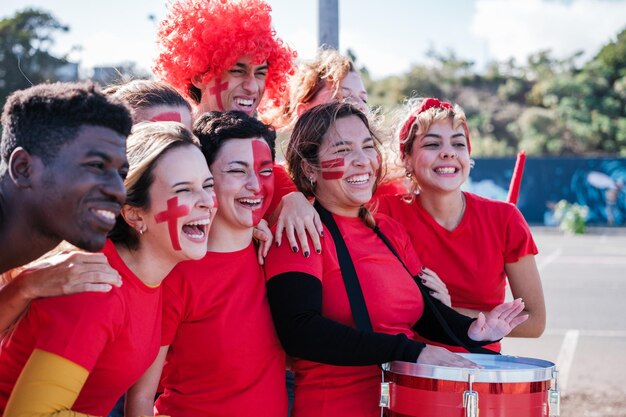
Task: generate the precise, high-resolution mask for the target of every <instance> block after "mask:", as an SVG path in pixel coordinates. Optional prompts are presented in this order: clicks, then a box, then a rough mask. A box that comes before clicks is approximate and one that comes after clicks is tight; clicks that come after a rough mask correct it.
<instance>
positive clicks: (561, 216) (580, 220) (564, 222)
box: [554, 200, 589, 234]
mask: <svg viewBox="0 0 626 417" xmlns="http://www.w3.org/2000/svg"><path fill="white" fill-rule="evenodd" d="M588 215H589V207H587V206H581V205H580V204H576V203H574V204H571V203H569V202H568V201H566V200H561V201H559V202H558V203H556V205H555V206H554V218H555V220H556V221H557V223H559V227H560V229H561V230H563V231H564V232H566V233H572V234H581V233H585V227H586V225H587V216H588Z"/></svg>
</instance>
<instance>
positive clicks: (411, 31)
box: [0, 0, 626, 78]
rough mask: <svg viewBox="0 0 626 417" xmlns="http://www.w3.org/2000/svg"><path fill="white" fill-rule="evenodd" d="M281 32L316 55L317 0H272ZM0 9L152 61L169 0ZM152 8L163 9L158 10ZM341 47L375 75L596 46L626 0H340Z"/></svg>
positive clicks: (60, 40) (109, 54)
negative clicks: (35, 16)
mask: <svg viewBox="0 0 626 417" xmlns="http://www.w3.org/2000/svg"><path fill="white" fill-rule="evenodd" d="M266 1H268V3H269V4H270V5H271V7H272V19H273V23H274V27H275V29H276V32H277V33H278V36H279V37H281V38H282V39H283V40H284V41H285V42H287V43H288V44H289V45H290V46H291V47H293V48H294V49H295V50H296V51H298V54H299V58H302V59H309V58H312V57H313V56H314V55H315V50H316V48H317V38H318V30H317V19H318V1H317V0H266ZM3 3H4V5H3V6H2V9H1V11H0V18H5V17H10V16H11V15H13V14H14V13H15V11H17V10H21V9H24V8H26V7H36V8H41V9H44V10H46V11H49V12H51V13H52V15H53V16H54V17H56V18H57V19H58V20H59V21H60V22H61V23H63V24H66V25H68V26H69V27H70V31H69V33H67V34H60V35H58V36H57V37H56V44H55V47H54V49H53V51H54V52H57V53H61V54H64V53H67V52H69V51H71V50H72V47H74V46H80V47H81V48H80V49H79V50H76V51H74V52H72V53H71V54H70V58H71V59H72V60H74V61H80V62H81V68H83V70H85V69H87V68H91V67H94V66H102V65H115V64H119V63H121V62H124V61H134V62H136V63H137V64H138V66H139V67H140V68H143V69H145V70H149V69H150V67H151V62H152V60H153V57H154V55H155V53H156V48H155V41H154V39H155V33H156V27H157V26H156V21H158V20H159V19H161V18H162V17H164V16H165V13H166V0H98V1H82V2H79V1H77V0H17V1H12V2H10V3H9V2H8V1H6V0H5V1H4V2H3ZM7 3H9V4H7ZM150 15H152V16H154V17H155V18H156V19H152V20H151V19H149V16H150ZM339 27H340V35H339V49H340V51H341V52H345V51H346V50H347V49H348V48H350V49H351V50H352V51H353V52H354V53H355V54H356V56H357V59H358V63H359V65H360V66H365V67H367V69H368V70H369V71H370V74H371V75H372V76H373V77H374V78H381V77H385V76H389V75H400V74H402V73H403V72H405V71H407V70H408V69H409V68H410V67H411V65H412V64H425V63H427V62H428V58H427V57H426V52H427V51H428V50H429V49H434V50H435V51H437V52H438V53H440V54H441V53H447V52H448V51H453V52H454V53H455V55H456V56H457V57H459V58H462V59H466V60H470V61H473V62H475V63H476V66H475V68H476V69H477V70H480V69H481V68H484V67H485V64H486V63H487V62H489V61H493V60H498V61H504V60H507V59H509V58H511V57H513V58H515V59H516V61H517V62H518V63H523V62H525V60H526V57H527V56H528V55H529V54H531V53H534V52H538V51H540V50H545V49H550V50H551V51H552V53H553V56H555V57H557V58H565V57H569V56H571V55H572V54H574V53H575V52H577V51H583V52H584V55H583V58H590V57H592V56H593V55H595V54H596V53H597V52H598V51H599V49H600V48H601V47H602V45H604V44H606V43H607V42H609V41H611V40H614V39H615V38H616V36H617V34H618V33H619V32H620V31H621V30H623V29H624V28H626V0H430V1H426V0H339Z"/></svg>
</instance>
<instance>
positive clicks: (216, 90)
mask: <svg viewBox="0 0 626 417" xmlns="http://www.w3.org/2000/svg"><path fill="white" fill-rule="evenodd" d="M227 89H228V81H224V82H222V79H221V78H216V79H215V85H214V86H213V87H211V88H209V94H213V95H214V96H215V101H216V102H217V109H218V110H220V111H224V103H223V102H222V91H226V90H227Z"/></svg>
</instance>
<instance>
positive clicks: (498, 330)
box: [467, 298, 528, 341]
mask: <svg viewBox="0 0 626 417" xmlns="http://www.w3.org/2000/svg"><path fill="white" fill-rule="evenodd" d="M522 310H524V302H523V301H522V299H521V298H518V299H516V300H513V301H510V302H508V303H503V304H500V305H499V306H496V307H495V308H494V309H493V310H491V311H490V312H489V313H487V314H486V315H485V314H483V313H479V314H478V317H477V318H476V321H474V323H472V324H471V326H470V327H469V329H468V331H467V335H468V336H469V337H470V339H472V340H476V341H485V340H499V339H501V338H503V337H504V336H506V335H507V334H509V333H510V332H511V330H513V329H514V328H515V327H517V326H519V325H520V324H522V323H523V322H525V321H526V320H527V319H528V314H522V315H519V313H521V312H522Z"/></svg>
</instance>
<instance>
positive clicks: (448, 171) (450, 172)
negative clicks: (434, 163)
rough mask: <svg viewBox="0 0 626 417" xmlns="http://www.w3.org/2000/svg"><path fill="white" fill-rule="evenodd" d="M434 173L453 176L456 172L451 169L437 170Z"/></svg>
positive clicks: (454, 169)
mask: <svg viewBox="0 0 626 417" xmlns="http://www.w3.org/2000/svg"><path fill="white" fill-rule="evenodd" d="M435 172H436V173H438V174H454V173H455V172H456V168H452V167H447V168H437V169H436V170H435Z"/></svg>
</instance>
